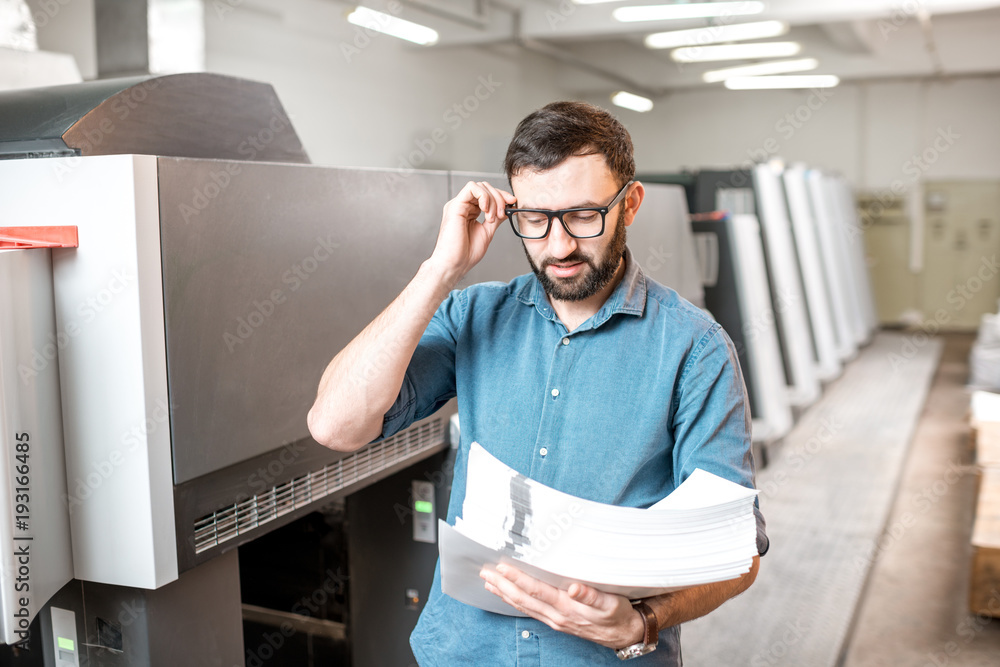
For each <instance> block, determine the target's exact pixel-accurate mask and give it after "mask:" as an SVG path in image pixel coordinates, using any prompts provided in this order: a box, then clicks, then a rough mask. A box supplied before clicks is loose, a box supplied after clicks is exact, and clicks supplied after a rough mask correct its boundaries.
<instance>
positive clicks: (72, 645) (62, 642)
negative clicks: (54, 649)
mask: <svg viewBox="0 0 1000 667" xmlns="http://www.w3.org/2000/svg"><path fill="white" fill-rule="evenodd" d="M58 639H59V648H61V649H65V650H67V651H75V650H76V642H74V641H73V640H72V639H66V638H65V637H59V638H58Z"/></svg>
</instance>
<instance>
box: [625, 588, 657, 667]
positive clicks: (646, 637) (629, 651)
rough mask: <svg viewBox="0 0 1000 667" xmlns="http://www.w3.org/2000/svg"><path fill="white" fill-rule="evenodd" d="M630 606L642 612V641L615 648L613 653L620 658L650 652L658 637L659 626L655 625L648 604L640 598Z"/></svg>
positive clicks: (654, 647) (628, 657)
mask: <svg viewBox="0 0 1000 667" xmlns="http://www.w3.org/2000/svg"><path fill="white" fill-rule="evenodd" d="M632 608H633V609H635V610H636V611H638V612H639V613H640V614H642V620H643V623H645V624H646V630H645V632H644V633H643V636H642V641H641V642H639V643H638V644H632V645H631V646H626V647H625V648H620V649H617V650H615V655H617V656H618V658H619V659H621V660H629V659H630V658H638V657H639V656H640V655H646V654H647V653H652V652H653V651H655V650H656V641H657V640H658V639H659V638H660V633H659V628H658V627H657V626H656V614H654V613H653V610H652V609H651V608H650V606H649V605H648V604H646V603H645V602H643V601H642V600H637V601H635V602H633V603H632Z"/></svg>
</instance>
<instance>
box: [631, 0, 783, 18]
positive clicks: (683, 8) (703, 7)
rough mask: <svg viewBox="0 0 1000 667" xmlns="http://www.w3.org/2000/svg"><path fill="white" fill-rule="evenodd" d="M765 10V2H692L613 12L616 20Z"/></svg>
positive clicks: (704, 16) (726, 14) (696, 16)
mask: <svg viewBox="0 0 1000 667" xmlns="http://www.w3.org/2000/svg"><path fill="white" fill-rule="evenodd" d="M762 11H764V3H763V2H750V1H747V2H692V3H686V4H680V5H645V6H634V7H619V8H618V9H616V10H614V11H613V12H611V16H612V17H614V19H615V20H616V21H621V22H622V23H632V22H633V21H674V20H678V19H702V18H708V17H712V16H726V17H729V16H747V15H749V14H760V13H761V12H762Z"/></svg>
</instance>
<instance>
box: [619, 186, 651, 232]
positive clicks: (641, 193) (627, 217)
mask: <svg viewBox="0 0 1000 667" xmlns="http://www.w3.org/2000/svg"><path fill="white" fill-rule="evenodd" d="M645 197H646V188H645V187H643V185H642V183H640V182H639V181H636V182H635V183H633V184H632V188H631V190H630V191H629V193H628V196H626V197H625V200H624V201H623V202H622V204H624V205H625V206H624V208H623V209H622V215H623V216H624V222H625V226H626V227H628V226H629V225H631V224H632V222H633V221H634V220H635V214H636V211H638V210H639V204H641V203H642V200H643V199H644V198H645Z"/></svg>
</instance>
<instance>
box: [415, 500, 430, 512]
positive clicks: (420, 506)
mask: <svg viewBox="0 0 1000 667" xmlns="http://www.w3.org/2000/svg"><path fill="white" fill-rule="evenodd" d="M413 509H415V510H417V511H418V512H421V513H423V514H430V513H431V512H433V511H434V505H432V504H431V503H430V502H429V501H427V500H417V501H416V502H414V503H413Z"/></svg>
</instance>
